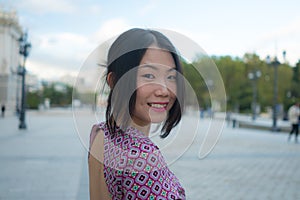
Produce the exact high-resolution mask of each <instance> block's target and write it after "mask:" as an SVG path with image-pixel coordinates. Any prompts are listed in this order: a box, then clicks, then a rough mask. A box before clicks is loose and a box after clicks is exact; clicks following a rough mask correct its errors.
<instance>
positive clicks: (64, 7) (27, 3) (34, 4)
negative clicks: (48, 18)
mask: <svg viewBox="0 0 300 200" xmlns="http://www.w3.org/2000/svg"><path fill="white" fill-rule="evenodd" d="M15 6H16V7H18V8H19V10H23V9H24V10H27V11H29V12H32V13H36V14H47V13H74V12H75V11H76V10H77V7H76V5H75V3H74V2H72V0H42V1H41V0H21V1H18V2H17V3H16V4H15Z"/></svg>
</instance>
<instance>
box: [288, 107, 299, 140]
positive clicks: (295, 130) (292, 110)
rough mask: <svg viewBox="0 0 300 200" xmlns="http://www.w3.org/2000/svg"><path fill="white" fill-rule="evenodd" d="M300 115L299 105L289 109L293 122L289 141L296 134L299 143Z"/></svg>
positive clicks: (289, 115) (290, 118)
mask: <svg viewBox="0 0 300 200" xmlns="http://www.w3.org/2000/svg"><path fill="white" fill-rule="evenodd" d="M299 115H300V108H299V103H295V104H294V105H293V106H291V107H290V108H289V111H288V117H289V121H290V122H291V125H292V128H291V131H290V134H289V137H288V141H290V139H291V137H292V135H293V133H295V142H296V143H297V142H298V133H299Z"/></svg>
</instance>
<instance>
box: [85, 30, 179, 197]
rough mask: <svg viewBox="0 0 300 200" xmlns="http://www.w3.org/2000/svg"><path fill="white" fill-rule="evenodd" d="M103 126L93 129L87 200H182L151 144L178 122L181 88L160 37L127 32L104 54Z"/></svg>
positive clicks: (169, 48) (173, 57) (175, 63)
mask: <svg viewBox="0 0 300 200" xmlns="http://www.w3.org/2000/svg"><path fill="white" fill-rule="evenodd" d="M106 82H107V84H108V85H109V87H110V93H109V96H108V100H107V109H106V121H105V122H102V123H99V124H96V125H94V126H93V128H92V131H91V139H90V152H89V181H90V199H91V200H99V199H113V200H117V199H185V191H184V189H183V187H182V186H181V184H180V182H179V180H178V179H177V177H176V176H175V175H174V174H173V173H172V172H171V171H170V169H169V168H168V166H167V164H166V162H165V160H164V158H163V156H162V154H161V152H160V150H159V148H158V147H157V146H156V145H155V144H154V143H153V142H152V141H151V140H150V139H149V137H148V136H149V131H150V125H151V123H162V124H163V125H162V130H161V137H162V138H165V137H167V136H168V135H169V133H170V132H171V130H172V128H174V127H175V126H176V125H177V124H178V123H179V121H180V120H181V113H182V109H183V108H182V107H183V103H184V102H183V101H184V99H183V97H184V82H183V79H182V68H181V65H180V61H179V57H178V55H177V53H176V50H175V48H174V46H173V45H172V43H171V42H170V41H169V40H168V38H167V37H165V36H164V35H163V34H161V33H160V32H157V31H154V30H144V29H137V28H136V29H130V30H128V31H126V32H124V33H123V34H121V35H120V36H119V37H118V38H117V39H116V40H115V41H114V43H113V44H112V46H111V47H110V49H109V52H108V60H107V74H106Z"/></svg>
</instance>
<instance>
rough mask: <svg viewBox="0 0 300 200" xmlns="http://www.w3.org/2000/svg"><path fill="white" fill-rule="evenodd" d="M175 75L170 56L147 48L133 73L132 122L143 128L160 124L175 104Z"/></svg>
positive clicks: (173, 63) (162, 51)
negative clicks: (134, 73)
mask: <svg viewBox="0 0 300 200" xmlns="http://www.w3.org/2000/svg"><path fill="white" fill-rule="evenodd" d="M176 80H177V71H176V66H175V62H174V60H173V57H172V55H171V54H170V52H168V51H165V50H162V49H154V48H150V49H148V50H147V51H146V53H145V55H144V57H143V58H142V60H141V62H140V66H139V67H138V71H137V91H136V104H135V109H134V112H133V116H132V118H133V121H134V122H135V123H136V124H138V125H140V126H145V125H148V124H150V123H151V122H152V123H160V122H162V121H164V120H165V119H166V117H167V114H168V112H169V110H170V109H171V108H172V106H173V104H174V102H175V100H176Z"/></svg>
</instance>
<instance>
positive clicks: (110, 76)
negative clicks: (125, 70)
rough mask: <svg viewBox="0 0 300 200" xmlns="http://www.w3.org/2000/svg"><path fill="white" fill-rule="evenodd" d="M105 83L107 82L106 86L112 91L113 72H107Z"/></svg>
mask: <svg viewBox="0 0 300 200" xmlns="http://www.w3.org/2000/svg"><path fill="white" fill-rule="evenodd" d="M106 82H107V84H108V86H109V87H110V89H112V88H113V87H114V82H115V75H114V74H113V72H109V73H108V74H107V77H106Z"/></svg>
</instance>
